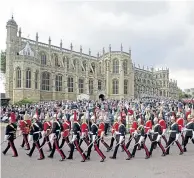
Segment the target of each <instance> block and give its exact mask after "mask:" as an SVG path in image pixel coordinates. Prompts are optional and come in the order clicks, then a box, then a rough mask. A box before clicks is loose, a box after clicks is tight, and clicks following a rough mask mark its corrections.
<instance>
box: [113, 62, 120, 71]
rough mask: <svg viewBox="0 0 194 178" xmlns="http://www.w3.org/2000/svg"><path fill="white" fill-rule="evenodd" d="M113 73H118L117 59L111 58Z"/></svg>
mask: <svg viewBox="0 0 194 178" xmlns="http://www.w3.org/2000/svg"><path fill="white" fill-rule="evenodd" d="M113 73H115V74H118V73H119V61H118V60H116V59H115V60H113Z"/></svg>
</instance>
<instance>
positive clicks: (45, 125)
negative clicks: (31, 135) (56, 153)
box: [40, 121, 52, 151]
mask: <svg viewBox="0 0 194 178" xmlns="http://www.w3.org/2000/svg"><path fill="white" fill-rule="evenodd" d="M51 126H52V124H51V122H50V121H44V123H43V136H44V138H43V142H42V144H41V146H40V147H43V145H44V144H45V143H46V142H47V144H48V146H49V151H51V150H52V147H51V143H50V141H49V134H50V133H51Z"/></svg>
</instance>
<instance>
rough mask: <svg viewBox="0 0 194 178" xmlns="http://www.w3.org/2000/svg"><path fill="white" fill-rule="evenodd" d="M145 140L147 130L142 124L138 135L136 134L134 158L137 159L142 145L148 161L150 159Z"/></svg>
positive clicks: (138, 129)
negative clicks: (137, 153) (136, 155)
mask: <svg viewBox="0 0 194 178" xmlns="http://www.w3.org/2000/svg"><path fill="white" fill-rule="evenodd" d="M144 139H145V129H144V126H143V125H141V124H140V125H139V126H138V128H137V133H136V134H135V146H134V148H133V152H132V157H135V153H136V150H137V147H138V145H139V144H140V145H142V146H143V148H144V150H145V153H146V157H145V158H146V159H148V158H149V157H150V155H149V151H148V149H147V147H146V145H145V141H144Z"/></svg>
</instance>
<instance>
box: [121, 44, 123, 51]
mask: <svg viewBox="0 0 194 178" xmlns="http://www.w3.org/2000/svg"><path fill="white" fill-rule="evenodd" d="M121 51H123V45H122V43H121Z"/></svg>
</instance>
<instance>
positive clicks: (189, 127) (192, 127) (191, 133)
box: [184, 115, 194, 152]
mask: <svg viewBox="0 0 194 178" xmlns="http://www.w3.org/2000/svg"><path fill="white" fill-rule="evenodd" d="M187 121H188V123H187V124H186V126H185V128H184V131H185V132H186V134H185V139H184V152H187V148H186V146H187V143H188V141H189V139H191V141H192V142H193V144H194V139H192V138H194V122H193V121H192V117H191V115H188V118H187Z"/></svg>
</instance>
